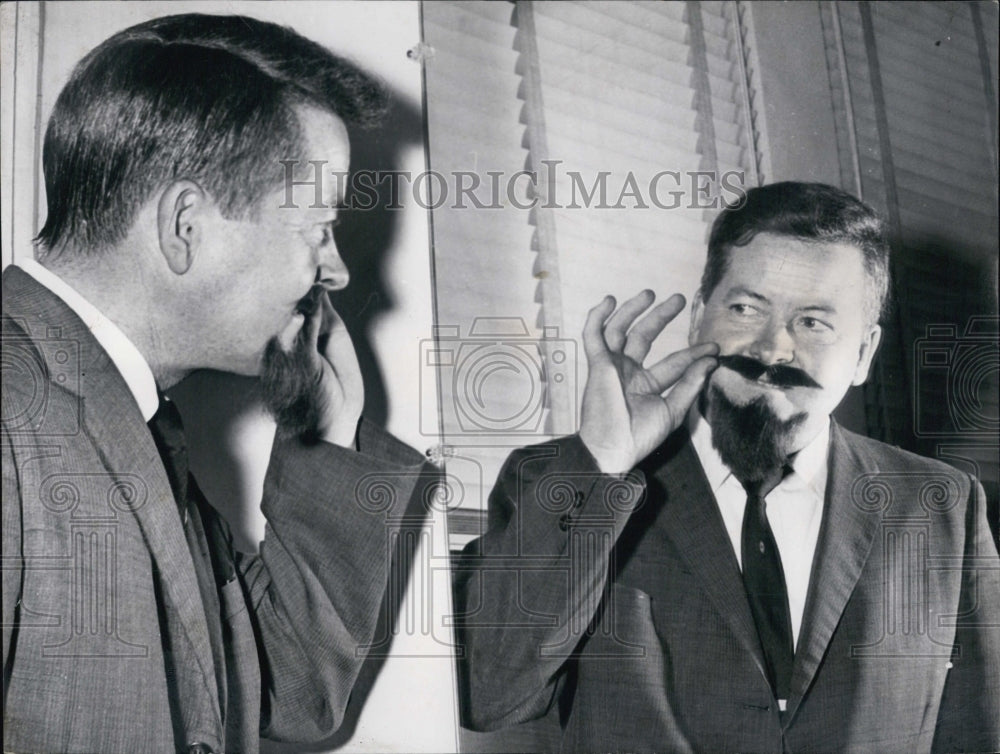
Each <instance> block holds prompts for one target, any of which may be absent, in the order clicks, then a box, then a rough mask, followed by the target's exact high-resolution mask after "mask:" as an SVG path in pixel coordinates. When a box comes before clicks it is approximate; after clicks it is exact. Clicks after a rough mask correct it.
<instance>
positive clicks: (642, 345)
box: [623, 293, 686, 364]
mask: <svg viewBox="0 0 1000 754" xmlns="http://www.w3.org/2000/svg"><path fill="white" fill-rule="evenodd" d="M685 303H686V302H685V300H684V297H683V296H682V295H681V294H679V293H675V294H674V295H673V296H671V297H670V298H668V299H667V300H666V301H663V302H662V303H660V304H657V305H656V306H654V307H653V309H652V310H651V311H650V312H649V313H648V314H647V315H646V316H645V317H643V318H642V319H640V320H639V321H638V322H637V323H636V324H635V326H634V327H633V328H632V329H631V330H630V331H629V333H628V337H627V338H626V341H625V350H624V352H623V353H624V354H625V355H626V356H628V357H629V358H630V359H633V360H634V361H635V362H636V363H638V364H642V362H643V361H644V360H645V358H646V355H647V354H648V353H649V348H650V346H651V345H652V344H653V341H654V340H656V338H657V337H659V335H660V333H661V332H663V328H664V327H666V326H667V325H668V324H669V323H670V322H671V321H672V320H673V319H674V317H676V316H677V315H678V314H680V312H681V311H682V310H683V309H684V304H685Z"/></svg>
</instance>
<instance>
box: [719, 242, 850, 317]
mask: <svg viewBox="0 0 1000 754" xmlns="http://www.w3.org/2000/svg"><path fill="white" fill-rule="evenodd" d="M865 277H866V273H865V268H864V258H863V255H862V253H861V250H860V249H859V248H857V247H856V246H852V245H850V244H844V243H823V242H815V241H804V240H802V239H798V238H792V237H789V236H779V235H775V234H772V233H760V234H758V235H757V236H755V237H754V238H753V240H752V241H750V243H748V244H747V245H746V246H737V247H733V248H732V249H731V250H730V251H729V258H728V264H727V266H726V272H725V274H724V275H723V277H722V279H721V280H720V281H719V284H718V286H717V287H716V289H715V291H713V294H712V298H715V297H716V296H717V295H721V296H729V295H732V294H733V293H734V292H736V291H739V290H743V291H744V292H751V293H755V294H759V295H761V296H764V297H766V298H768V299H770V300H772V301H775V302H788V303H794V304H797V305H801V306H810V305H826V306H836V308H838V309H841V308H846V307H851V306H858V307H860V306H861V305H862V304H863V302H864V299H865V293H866V286H865V282H866V280H865Z"/></svg>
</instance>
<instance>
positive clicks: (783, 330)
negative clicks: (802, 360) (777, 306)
mask: <svg viewBox="0 0 1000 754" xmlns="http://www.w3.org/2000/svg"><path fill="white" fill-rule="evenodd" d="M750 355H751V356H752V357H753V358H755V359H757V360H758V361H760V362H761V363H763V364H767V365H768V366H770V365H771V364H789V363H791V362H792V361H793V360H794V359H795V339H794V338H793V337H792V334H791V333H790V332H789V330H788V328H787V327H785V324H784V323H783V322H778V321H768V322H767V324H766V325H765V326H764V327H763V328H762V329H761V331H760V332H759V333H757V337H756V339H754V341H753V342H752V343H751V344H750Z"/></svg>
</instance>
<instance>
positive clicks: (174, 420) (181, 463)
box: [149, 393, 188, 525]
mask: <svg viewBox="0 0 1000 754" xmlns="http://www.w3.org/2000/svg"><path fill="white" fill-rule="evenodd" d="M158 395H159V398H160V406H159V408H157V409H156V413H155V414H153V418H152V419H150V420H149V430H150V432H151V433H152V434H153V440H154V441H155V442H156V449H157V450H158V451H159V452H160V458H161V459H162V460H163V466H164V468H165V469H166V471H167V479H168V480H169V481H170V489H171V491H172V492H173V493H174V500H175V501H176V502H177V510H178V511H179V512H180V515H181V521H182V522H183V523H184V524H185V525H186V524H187V520H188V513H187V501H188V489H187V487H188V454H187V441H186V440H185V439H184V425H183V424H182V423H181V415H180V412H179V411H178V410H177V406H175V405H174V403H173V401H171V400H170V399H169V398H167V396H165V395H164V394H163V393H158Z"/></svg>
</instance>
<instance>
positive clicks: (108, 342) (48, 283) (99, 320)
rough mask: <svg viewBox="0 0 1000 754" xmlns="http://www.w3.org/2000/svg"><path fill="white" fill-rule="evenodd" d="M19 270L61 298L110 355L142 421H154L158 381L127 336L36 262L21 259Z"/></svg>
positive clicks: (56, 276) (62, 281)
mask: <svg viewBox="0 0 1000 754" xmlns="http://www.w3.org/2000/svg"><path fill="white" fill-rule="evenodd" d="M17 266H18V267H20V268H21V269H22V270H24V271H25V272H26V273H27V274H29V275H31V277H33V278H34V279H35V280H36V281H38V282H39V283H40V284H41V285H44V286H45V287H46V288H48V289H49V290H50V291H52V293H54V294H55V295H56V296H58V297H59V298H61V299H62V300H63V302H64V303H65V304H66V306H68V307H69V308H70V309H72V310H73V312H74V313H75V314H76V315H77V316H78V317H79V318H80V319H81V320H83V324H85V325H86V326H87V328H88V329H89V330H90V332H91V334H92V335H93V336H94V338H95V340H97V342H98V343H100V344H101V348H103V349H104V350H105V352H107V354H108V357H109V358H110V359H111V362H112V363H113V364H114V365H115V367H116V368H117V369H118V372H119V373H120V374H121V376H122V379H124V380H125V384H126V385H128V389H129V390H130V391H131V392H132V396H133V397H134V398H135V402H136V403H137V404H138V405H139V410H140V411H141V412H142V418H143V419H145V420H146V421H147V422H148V421H149V420H150V419H152V418H153V414H155V413H156V410H157V408H159V406H160V400H159V396H158V394H157V390H156V379H155V378H154V377H153V370H151V369H150V368H149V364H148V363H147V361H146V359H145V358H143V355H142V354H141V353H139V349H138V348H136V347H135V344H134V343H133V342H132V341H131V340H129V339H128V336H127V335H125V333H123V332H122V331H121V329H119V327H118V326H117V325H116V324H115V323H114V322H112V321H111V320H110V319H108V318H107V317H105V316H104V315H103V314H101V312H100V311H99V310H98V308H97V307H96V306H94V305H93V304H92V303H90V302H89V301H87V299H85V298H84V297H83V296H81V295H80V294H79V293H78V292H77V291H76V290H75V289H74V288H73V287H72V286H70V285H69V283H67V282H66V281H65V280H63V279H62V278H61V277H59V276H58V275H56V274H55V273H54V272H52V271H51V270H48V269H46V268H45V267H43V266H42V265H40V264H39V263H38V262H36V261H35V260H34V259H19V260H18V261H17Z"/></svg>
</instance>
